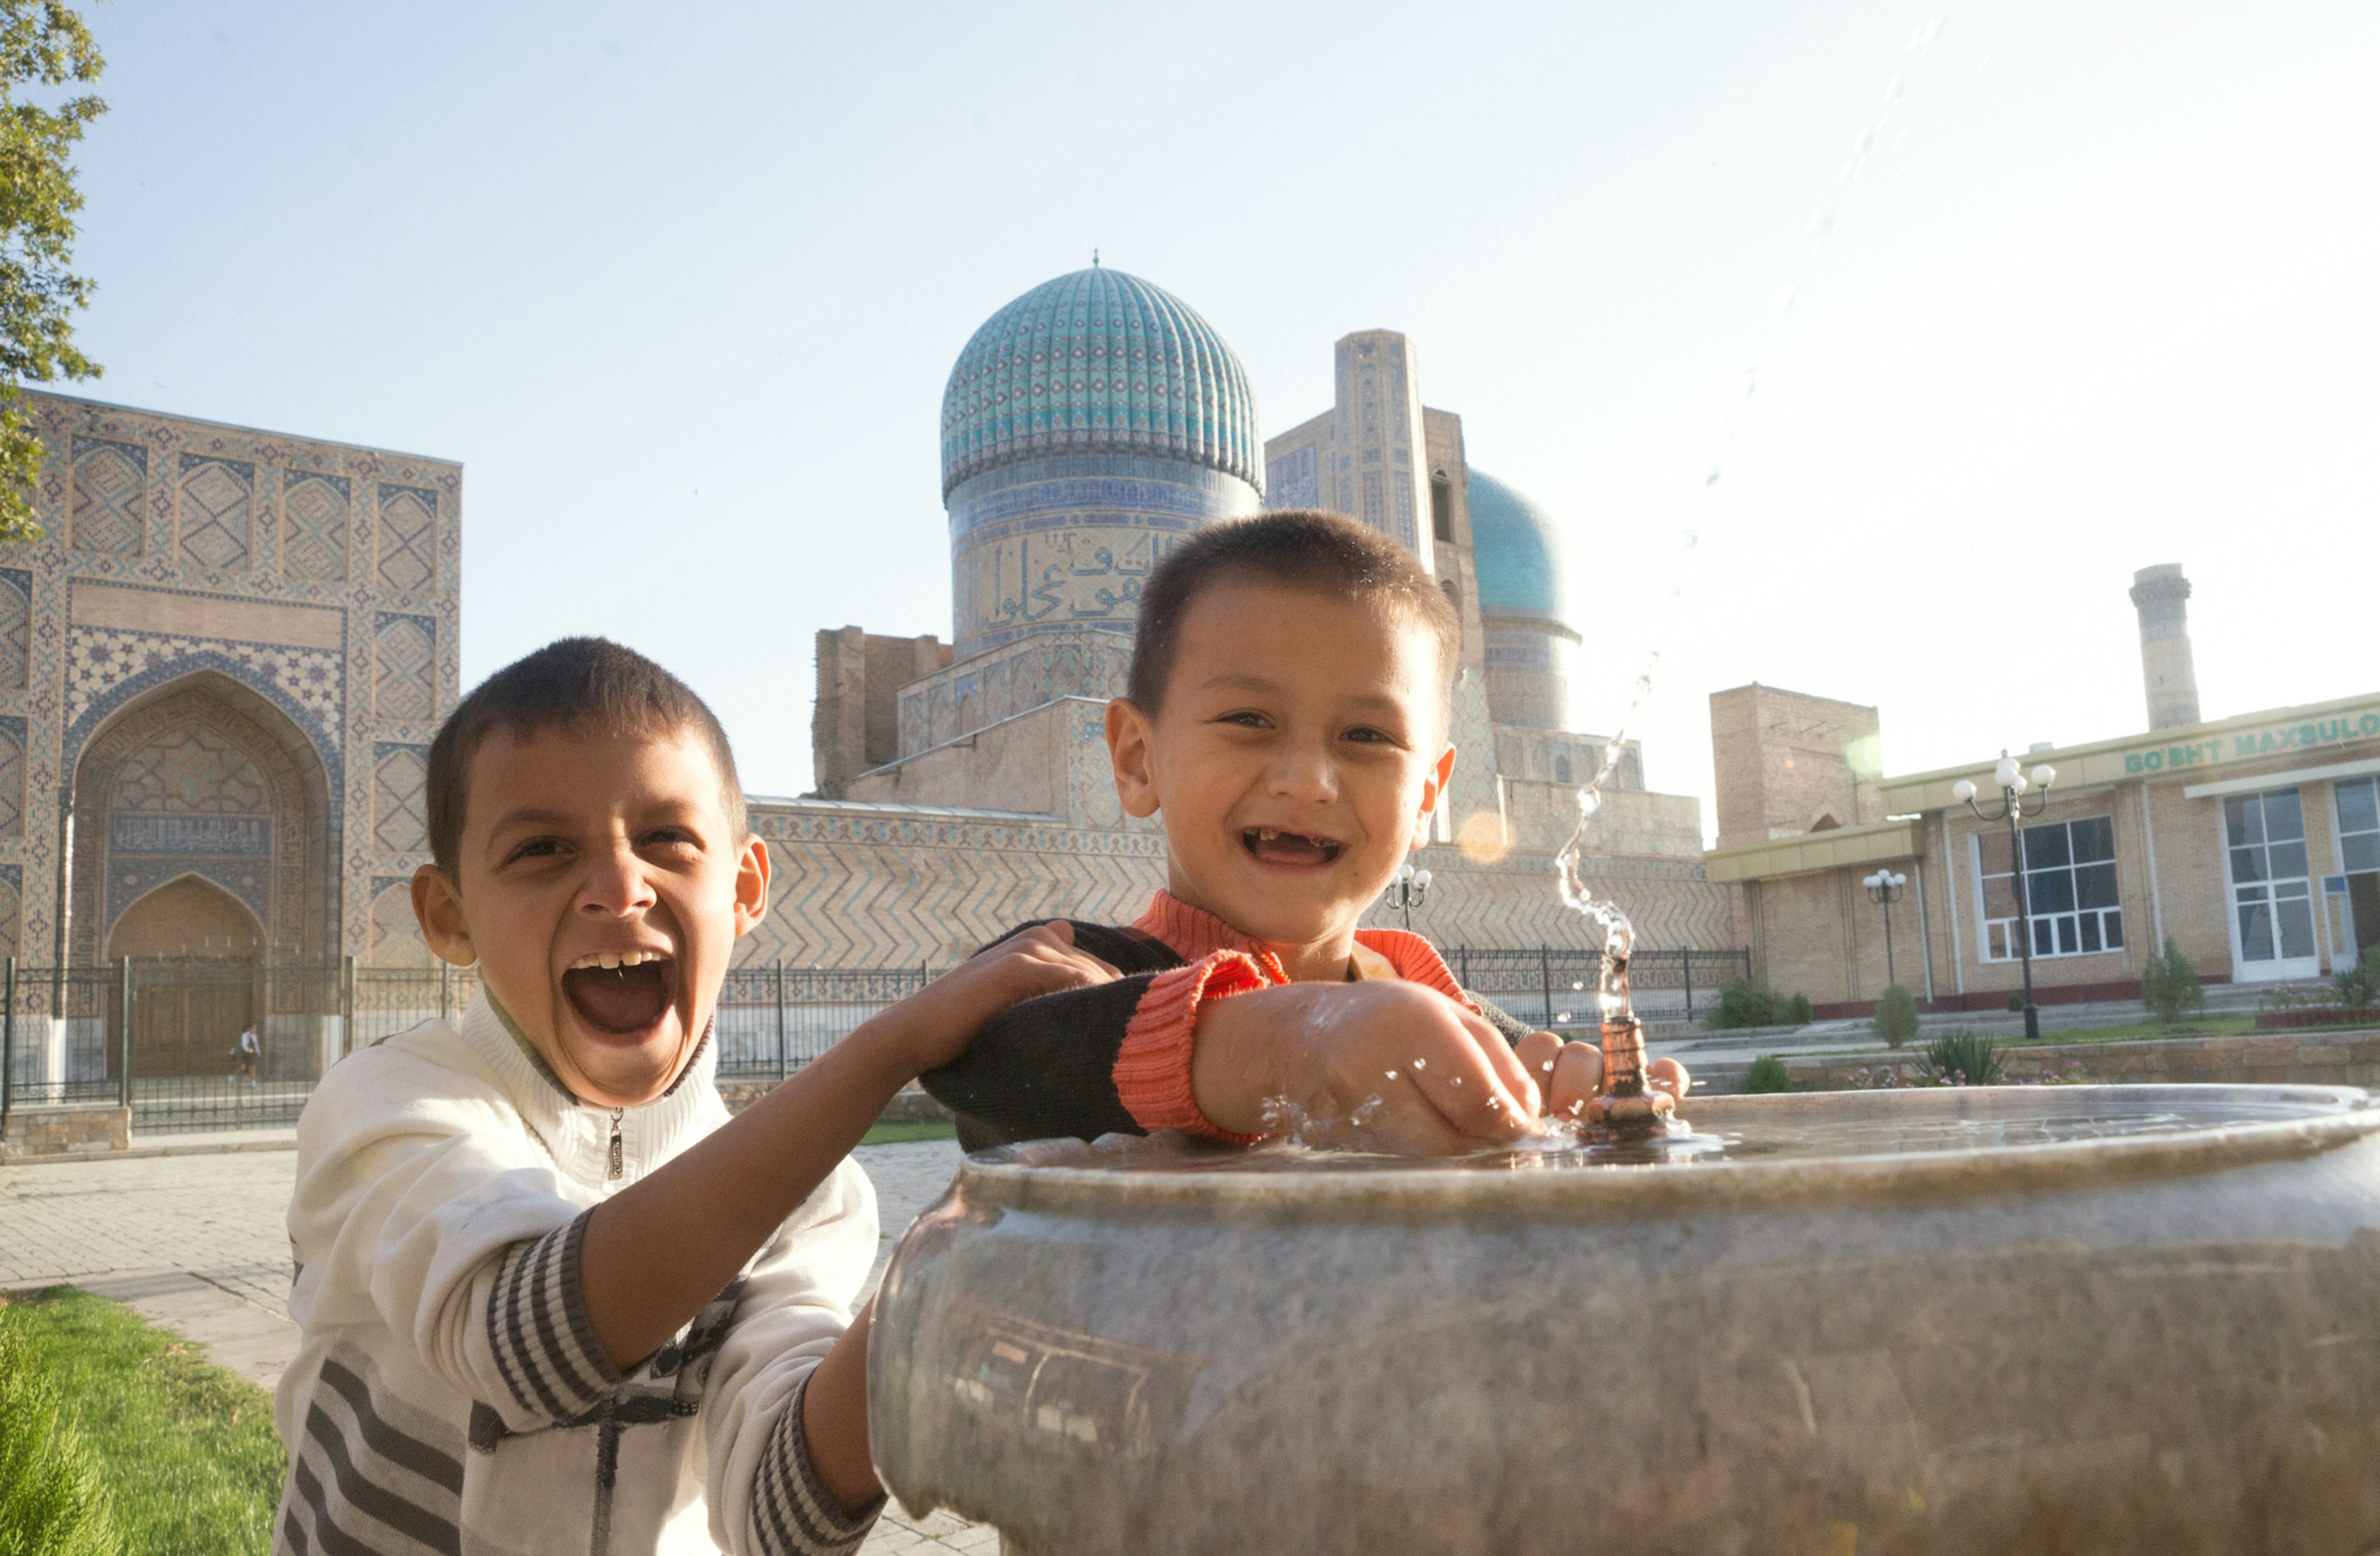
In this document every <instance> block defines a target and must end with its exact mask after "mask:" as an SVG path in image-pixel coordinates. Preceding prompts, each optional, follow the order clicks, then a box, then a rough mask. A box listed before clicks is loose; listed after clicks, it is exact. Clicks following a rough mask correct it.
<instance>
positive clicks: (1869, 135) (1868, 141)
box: [1852, 129, 1876, 157]
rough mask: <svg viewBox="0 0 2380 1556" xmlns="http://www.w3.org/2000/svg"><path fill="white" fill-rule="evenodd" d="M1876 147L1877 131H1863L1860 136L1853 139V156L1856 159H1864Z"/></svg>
mask: <svg viewBox="0 0 2380 1556" xmlns="http://www.w3.org/2000/svg"><path fill="white" fill-rule="evenodd" d="M1875 145H1876V131H1875V130H1873V129H1863V130H1861V131H1860V132H1859V134H1857V135H1856V136H1853V137H1852V155H1853V156H1855V157H1864V156H1865V155H1867V153H1868V152H1869V150H1870V149H1871V148H1872V147H1874V146H1875Z"/></svg>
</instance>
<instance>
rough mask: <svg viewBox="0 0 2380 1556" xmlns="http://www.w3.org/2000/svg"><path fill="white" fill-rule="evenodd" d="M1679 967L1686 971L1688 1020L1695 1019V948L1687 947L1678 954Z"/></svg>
mask: <svg viewBox="0 0 2380 1556" xmlns="http://www.w3.org/2000/svg"><path fill="white" fill-rule="evenodd" d="M1678 965H1679V966H1682V967H1683V968H1685V969H1686V1019H1687V1020H1689V1021H1692V1020H1693V1019H1694V947H1693V946H1691V945H1690V946H1687V947H1686V948H1685V949H1684V950H1682V951H1681V952H1679V953H1678Z"/></svg>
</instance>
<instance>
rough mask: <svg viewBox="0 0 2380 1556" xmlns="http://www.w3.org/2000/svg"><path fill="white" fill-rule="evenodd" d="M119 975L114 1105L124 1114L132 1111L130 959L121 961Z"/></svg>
mask: <svg viewBox="0 0 2380 1556" xmlns="http://www.w3.org/2000/svg"><path fill="white" fill-rule="evenodd" d="M122 966H123V970H122V972H121V974H120V975H119V976H120V977H121V978H122V979H123V985H122V987H121V989H120V990H119V991H117V993H116V996H115V1019H116V1021H117V1022H118V1023H119V1024H120V1025H121V1026H122V1027H123V1028H124V1029H123V1031H122V1033H121V1034H119V1039H120V1051H121V1052H122V1053H123V1058H122V1059H121V1060H120V1061H119V1062H118V1063H119V1064H120V1066H121V1068H122V1070H123V1074H121V1075H120V1076H117V1077H116V1099H115V1100H116V1104H117V1105H118V1106H119V1107H121V1108H123V1109H124V1111H125V1112H131V1111H132V958H131V957H129V956H127V957H125V958H124V959H123V964H122Z"/></svg>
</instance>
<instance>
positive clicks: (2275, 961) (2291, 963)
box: [2223, 788, 2322, 983]
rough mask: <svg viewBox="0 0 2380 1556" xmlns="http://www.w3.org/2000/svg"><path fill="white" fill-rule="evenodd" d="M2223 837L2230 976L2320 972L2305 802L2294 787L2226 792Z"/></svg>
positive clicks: (2246, 978)
mask: <svg viewBox="0 0 2380 1556" xmlns="http://www.w3.org/2000/svg"><path fill="white" fill-rule="evenodd" d="M2223 840H2224V872H2225V875H2226V876H2227V877H2228V885H2229V888H2230V904H2231V968H2232V973H2231V976H2232V977H2233V978H2235V979H2239V980H2240V981H2241V982H2243V983H2244V982H2270V981H2274V980H2277V979H2285V978H2316V977H2319V976H2321V973H2322V957H2321V954H2320V953H2319V952H2317V951H2316V950H2315V947H2314V938H2313V881H2312V879H2311V878H2310V877H2309V876H2308V874H2307V870H2306V845H2305V810H2304V808H2303V805H2302V803H2301V800H2300V799H2299V796H2298V791H2297V790H2295V789H2293V788H2292V789H2267V790H2265V792H2264V793H2262V794H2253V795H2231V796H2227V797H2226V798H2225V799H2224V801H2223Z"/></svg>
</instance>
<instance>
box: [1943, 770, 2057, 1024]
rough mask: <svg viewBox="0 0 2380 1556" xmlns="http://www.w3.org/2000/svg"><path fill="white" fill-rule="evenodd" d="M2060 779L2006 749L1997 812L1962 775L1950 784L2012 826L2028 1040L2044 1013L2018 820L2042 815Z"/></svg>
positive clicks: (1998, 775) (1995, 778) (1962, 798)
mask: <svg viewBox="0 0 2380 1556" xmlns="http://www.w3.org/2000/svg"><path fill="white" fill-rule="evenodd" d="M2057 781H2058V770H2057V769H2056V768H2054V767H2052V766H2050V765H2049V764H2048V763H2047V762H2042V763H2040V764H2039V765H2038V766H2036V767H2034V770H2033V777H2032V781H2031V782H2029V783H2028V782H2027V781H2026V779H2025V774H2024V769H2023V768H2022V766H2021V765H2020V764H2019V763H2018V761H2017V760H2016V759H2015V758H2014V757H2012V756H2010V755H2009V754H2008V753H2007V752H2006V751H2002V752H2001V753H2000V762H1999V765H1998V767H1996V768H1994V769H1992V782H1993V783H1995V784H1998V785H1999V790H2000V809H1999V814H1998V815H1997V816H1991V815H1985V812H1984V808H1983V807H1982V806H1979V805H1977V804H1976V803H1975V785H1974V784H1973V783H1971V782H1970V781H1968V780H1967V779H1964V778H1961V779H1960V780H1959V781H1958V782H1957V783H1955V784H1951V785H1950V797H1951V798H1952V799H1955V800H1958V801H1959V802H1960V803H1961V804H1963V805H1964V806H1966V808H1968V809H1970V810H1972V811H1973V812H1974V813H1975V814H1976V816H1978V817H1979V818H1981V819H1982V820H1984V821H2006V822H2007V823H2008V830H2009V864H2010V868H2012V869H2014V870H2015V871H2016V948H2017V954H2018V955H2019V956H2021V957H2022V958H2023V961H2024V1040H2025V1041H2027V1042H2038V1041H2040V1040H2041V1013H2040V1012H2039V1011H2037V1010H2035V1009H2034V1008H2033V883H2032V881H2030V880H2029V879H2028V878H2027V876H2026V873H2025V868H2024V838H2023V837H2022V834H2020V833H2019V832H2018V831H2017V823H2018V822H2019V821H2023V820H2024V819H2025V818H2027V817H2029V816H2038V815H2040V814H2041V813H2042V812H2043V811H2044V810H2046V809H2047V808H2049V785H2050V784H2054V783H2056V782H2057ZM2034 788H2037V789H2039V790H2040V791H2041V796H2040V797H2039V798H2038V799H2035V800H2034V802H2033V808H2032V809H2030V810H2028V809H2026V808H2024V794H2025V791H2026V790H2027V789H2034Z"/></svg>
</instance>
